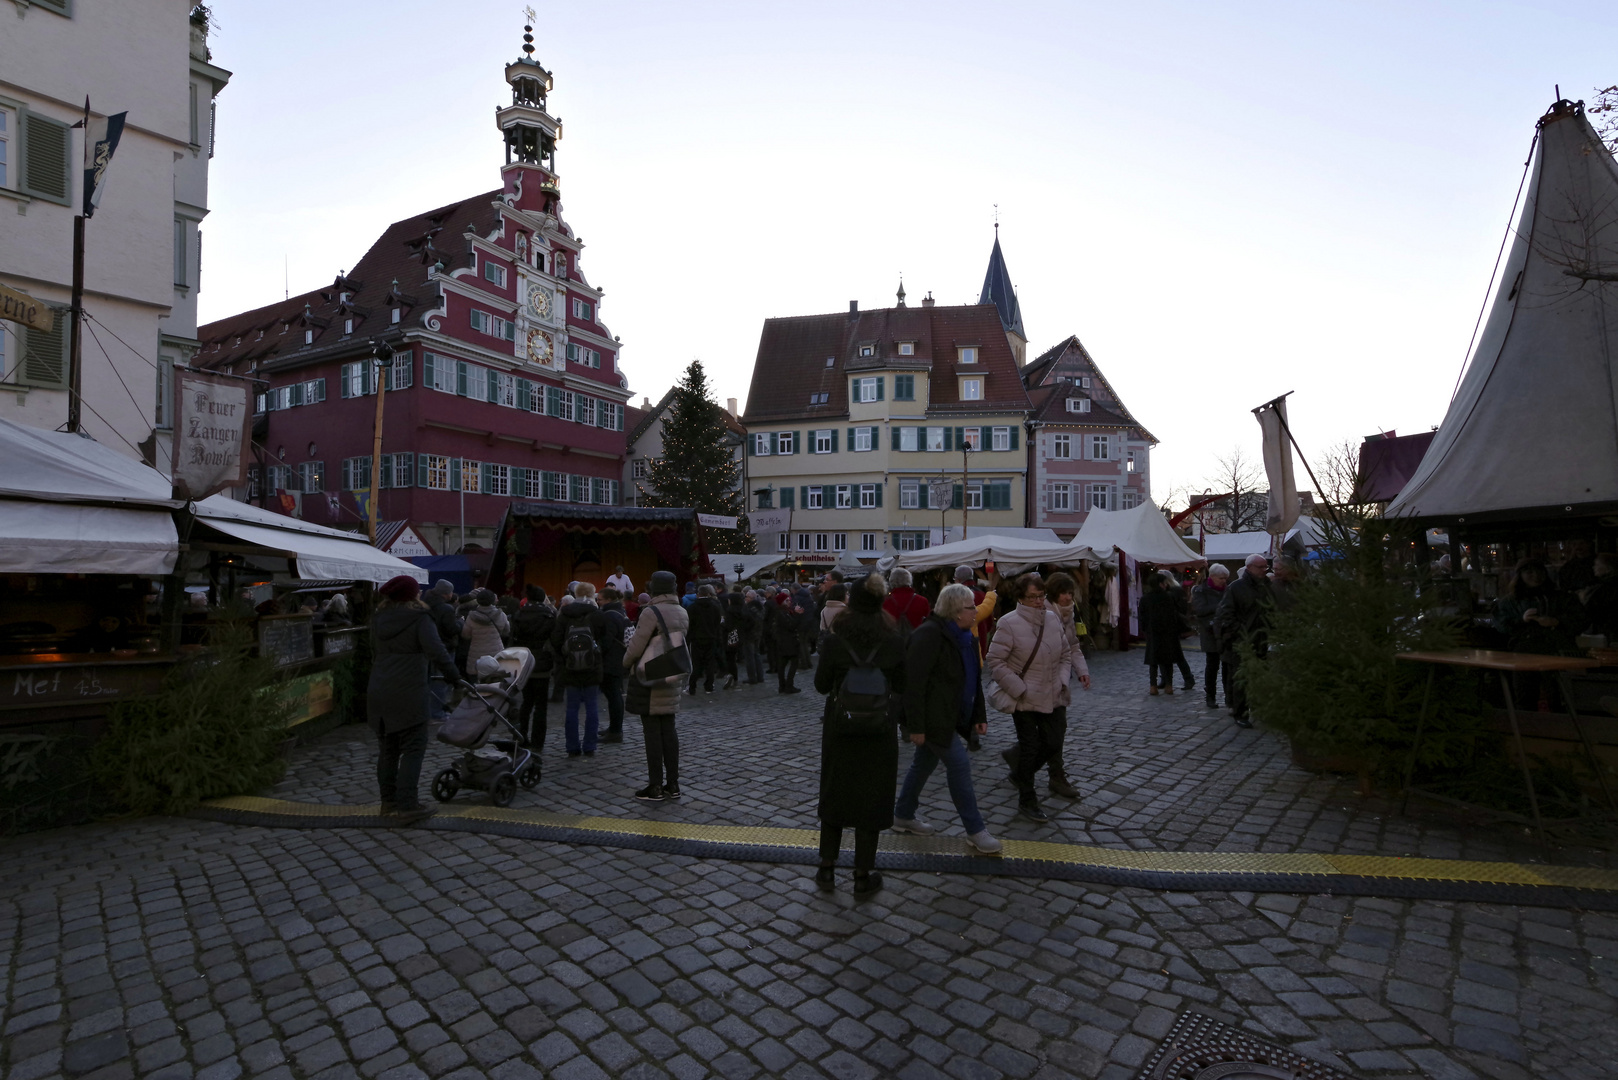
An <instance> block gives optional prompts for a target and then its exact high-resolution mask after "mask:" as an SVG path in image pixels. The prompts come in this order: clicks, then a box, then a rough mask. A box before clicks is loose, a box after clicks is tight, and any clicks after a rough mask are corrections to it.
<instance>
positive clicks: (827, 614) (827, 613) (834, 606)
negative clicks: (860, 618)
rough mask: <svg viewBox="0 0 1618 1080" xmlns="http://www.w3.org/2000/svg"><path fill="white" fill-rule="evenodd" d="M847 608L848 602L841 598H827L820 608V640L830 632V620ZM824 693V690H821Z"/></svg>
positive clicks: (824, 638)
mask: <svg viewBox="0 0 1618 1080" xmlns="http://www.w3.org/2000/svg"><path fill="white" fill-rule="evenodd" d="M847 609H848V604H847V603H845V602H844V601H842V600H828V601H826V606H825V607H823V608H821V609H820V635H821V636H820V640H821V641H822V642H824V641H825V640H826V635H827V634H829V633H831V624H832V620H834V619H836V618H837V616H839V615H841V614H842V613H843V612H844V611H846V610H847ZM821 692H822V693H825V691H821Z"/></svg>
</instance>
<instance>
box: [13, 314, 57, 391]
mask: <svg viewBox="0 0 1618 1080" xmlns="http://www.w3.org/2000/svg"><path fill="white" fill-rule="evenodd" d="M51 310H52V311H54V312H56V324H55V325H54V326H53V327H52V328H51V332H50V333H48V334H47V333H45V332H44V331H42V330H35V329H33V328H32V327H25V326H23V325H22V324H21V323H16V324H14V325H15V326H16V327H17V331H18V333H17V337H18V338H20V339H21V342H22V368H21V370H20V371H19V372H18V376H19V378H18V381H19V382H23V383H27V384H28V385H29V386H40V387H55V388H62V387H65V386H67V342H68V317H69V316H68V312H67V311H66V310H65V309H62V308H52V309H51Z"/></svg>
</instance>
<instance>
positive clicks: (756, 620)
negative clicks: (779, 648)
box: [741, 599, 764, 646]
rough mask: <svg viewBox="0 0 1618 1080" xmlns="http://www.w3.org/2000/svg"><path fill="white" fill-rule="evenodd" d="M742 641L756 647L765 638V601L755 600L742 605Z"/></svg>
mask: <svg viewBox="0 0 1618 1080" xmlns="http://www.w3.org/2000/svg"><path fill="white" fill-rule="evenodd" d="M741 619H742V640H743V641H751V642H752V643H753V644H754V645H755V646H757V645H758V643H759V642H760V641H761V640H762V639H763V637H764V601H762V600H758V599H754V600H751V601H748V602H746V603H744V604H742V614H741Z"/></svg>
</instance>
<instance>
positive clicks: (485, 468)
mask: <svg viewBox="0 0 1618 1080" xmlns="http://www.w3.org/2000/svg"><path fill="white" fill-rule="evenodd" d="M478 490H479V491H481V492H483V493H484V494H488V491H489V462H487V461H485V462H484V463H483V464H481V465H479V466H478Z"/></svg>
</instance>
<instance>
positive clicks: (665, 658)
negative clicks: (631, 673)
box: [638, 604, 691, 686]
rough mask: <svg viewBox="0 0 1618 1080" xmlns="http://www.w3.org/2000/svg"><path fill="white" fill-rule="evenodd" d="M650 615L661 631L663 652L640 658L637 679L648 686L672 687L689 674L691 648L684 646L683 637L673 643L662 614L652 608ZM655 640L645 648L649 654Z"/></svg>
mask: <svg viewBox="0 0 1618 1080" xmlns="http://www.w3.org/2000/svg"><path fill="white" fill-rule="evenodd" d="M652 615H653V616H655V617H656V619H657V626H658V629H659V630H661V631H662V633H663V638H662V640H663V641H664V642H665V644H664V646H663V650H662V651H661V652H659V653H657V654H656V655H655V656H650V657H648V656H644V655H643V656H642V657H641V663H640V671H639V676H638V677H639V678H640V680H641V681H643V682H645V683H646V684H647V685H648V686H659V685H672V684H673V683H675V682H677V681H678V680H680V679H683V678H685V677H686V676H688V675H690V674H691V647H690V646H689V645H687V644H686V641H685V635H684V634H682V635H680V640H679V641H675V640H674V635H673V634H671V633H670V632H669V624H668V623H667V622H665V621H664V619H663V613H662V612H661V611H659V610H658V609H657V606H656V605H655V604H654V605H653V606H652ZM657 640H658V639H657V638H655V637H654V638H653V639H652V641H651V643H650V644H649V645H647V646H646V652H647V653H650V652H651V651H652V650H653V649H654V648H656V647H657Z"/></svg>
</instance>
